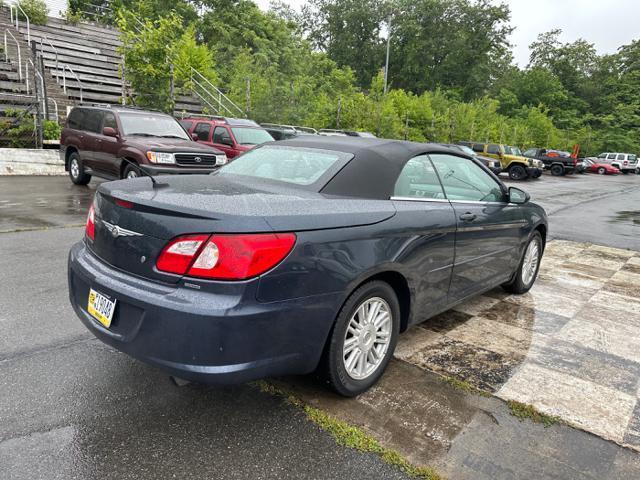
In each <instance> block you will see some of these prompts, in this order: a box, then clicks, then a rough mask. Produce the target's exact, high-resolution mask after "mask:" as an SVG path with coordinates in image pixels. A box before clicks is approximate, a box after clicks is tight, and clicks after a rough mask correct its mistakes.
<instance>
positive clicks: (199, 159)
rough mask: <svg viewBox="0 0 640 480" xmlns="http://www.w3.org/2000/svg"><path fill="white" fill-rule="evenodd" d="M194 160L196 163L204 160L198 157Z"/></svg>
mask: <svg viewBox="0 0 640 480" xmlns="http://www.w3.org/2000/svg"><path fill="white" fill-rule="evenodd" d="M194 160H195V162H196V163H200V162H201V161H202V158H200V157H196V158H194Z"/></svg>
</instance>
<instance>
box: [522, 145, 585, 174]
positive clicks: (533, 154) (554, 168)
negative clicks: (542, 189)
mask: <svg viewBox="0 0 640 480" xmlns="http://www.w3.org/2000/svg"><path fill="white" fill-rule="evenodd" d="M524 156H525V157H527V158H535V159H538V160H540V161H541V162H542V163H544V168H545V170H549V171H550V172H551V175H554V176H560V175H566V174H568V173H574V172H575V171H576V168H577V165H578V159H577V158H573V157H572V156H571V154H570V153H569V152H563V151H561V150H550V149H546V148H530V149H529V150H527V151H526V152H524Z"/></svg>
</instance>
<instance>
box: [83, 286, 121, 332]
mask: <svg viewBox="0 0 640 480" xmlns="http://www.w3.org/2000/svg"><path fill="white" fill-rule="evenodd" d="M115 309H116V300H115V299H113V300H111V299H110V298H109V297H107V296H106V295H103V294H101V293H98V292H96V291H95V290H94V289H93V288H92V289H90V290H89V303H88V305H87V311H88V312H89V314H90V315H91V316H92V317H93V318H95V319H96V320H98V321H99V322H100V323H101V324H102V325H104V326H105V327H107V328H109V327H110V326H111V320H112V319H113V312H114V310H115Z"/></svg>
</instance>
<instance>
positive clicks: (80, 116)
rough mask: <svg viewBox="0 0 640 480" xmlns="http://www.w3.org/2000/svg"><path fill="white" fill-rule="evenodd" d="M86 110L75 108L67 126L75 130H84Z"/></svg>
mask: <svg viewBox="0 0 640 480" xmlns="http://www.w3.org/2000/svg"><path fill="white" fill-rule="evenodd" d="M85 113H86V110H83V109H82V108H74V109H73V110H72V111H71V113H70V114H69V118H68V119H67V127H68V128H73V129H74V130H82V129H83V128H84V116H85Z"/></svg>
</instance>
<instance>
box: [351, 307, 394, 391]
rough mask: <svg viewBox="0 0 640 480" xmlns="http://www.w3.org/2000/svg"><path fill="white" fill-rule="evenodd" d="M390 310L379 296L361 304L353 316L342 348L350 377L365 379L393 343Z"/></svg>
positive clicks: (380, 361) (376, 367)
mask: <svg viewBox="0 0 640 480" xmlns="http://www.w3.org/2000/svg"><path fill="white" fill-rule="evenodd" d="M391 325H392V317H391V308H390V307H389V304H388V303H387V302H386V301H385V300H384V299H382V298H380V297H372V298H369V299H367V300H365V301H364V302H362V303H361V304H360V306H359V307H358V308H357V309H356V311H355V313H354V314H353V315H352V316H351V319H350V320H349V324H348V325H347V331H346V332H345V335H344V342H343V347H342V362H343V364H344V368H345V370H346V372H347V375H349V376H350V377H351V378H353V379H355V380H364V379H366V378H368V377H370V376H371V375H372V374H373V373H374V372H375V371H376V370H378V367H380V365H381V364H382V361H383V360H384V357H385V355H386V353H387V350H388V349H389V342H390V341H391Z"/></svg>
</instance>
